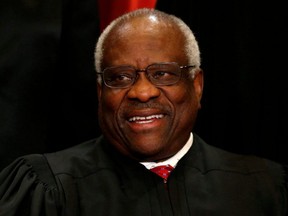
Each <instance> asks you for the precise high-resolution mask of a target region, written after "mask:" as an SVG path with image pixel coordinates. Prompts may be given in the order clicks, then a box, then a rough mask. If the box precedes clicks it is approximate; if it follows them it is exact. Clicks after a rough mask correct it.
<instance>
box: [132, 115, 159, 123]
mask: <svg viewBox="0 0 288 216" xmlns="http://www.w3.org/2000/svg"><path fill="white" fill-rule="evenodd" d="M163 117H164V115H163V114H159V115H151V116H134V117H131V118H129V121H130V122H137V123H140V124H142V123H149V122H152V120H153V119H161V118H163Z"/></svg>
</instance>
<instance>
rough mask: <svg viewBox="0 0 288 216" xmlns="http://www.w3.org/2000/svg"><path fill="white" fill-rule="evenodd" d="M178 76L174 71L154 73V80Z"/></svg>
mask: <svg viewBox="0 0 288 216" xmlns="http://www.w3.org/2000/svg"><path fill="white" fill-rule="evenodd" d="M175 76H177V74H176V73H175V72H173V71H165V70H161V71H154V72H153V78H154V79H171V78H172V77H175Z"/></svg>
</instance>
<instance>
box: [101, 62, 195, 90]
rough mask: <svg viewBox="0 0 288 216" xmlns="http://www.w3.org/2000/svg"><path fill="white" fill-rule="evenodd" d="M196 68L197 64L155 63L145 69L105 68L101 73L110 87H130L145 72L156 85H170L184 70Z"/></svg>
mask: <svg viewBox="0 0 288 216" xmlns="http://www.w3.org/2000/svg"><path fill="white" fill-rule="evenodd" d="M189 68H195V65H186V66H179V65H178V64H177V63H176V62H164V63H154V64H151V65H148V66H147V67H146V68H145V69H137V68H135V67H133V66H129V65H122V66H115V67H108V68H105V69H104V70H103V71H102V72H99V73H97V74H101V75H102V78H103V81H104V84H105V85H106V86H107V87H110V88H128V87H130V86H132V85H133V84H134V83H135V81H136V80H137V78H138V76H139V74H138V73H139V72H145V73H146V77H147V78H148V79H149V81H150V82H151V83H152V84H153V85H155V86H168V85H173V84H175V83H177V82H178V81H179V80H180V78H181V77H182V70H183V69H189Z"/></svg>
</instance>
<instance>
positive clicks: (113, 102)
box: [98, 20, 203, 161]
mask: <svg viewBox="0 0 288 216" xmlns="http://www.w3.org/2000/svg"><path fill="white" fill-rule="evenodd" d="M112 35H114V36H112ZM115 35H117V36H115ZM112 38H113V40H112ZM103 62H104V64H103V65H104V68H105V67H111V66H119V65H131V66H134V67H136V68H139V69H143V68H146V67H147V66H148V65H150V64H152V63H157V62H177V63H178V64H179V65H186V64H187V58H186V57H185V54H184V52H183V38H182V36H181V35H180V36H179V32H177V31H176V32H175V29H172V28H171V27H167V26H166V25H161V28H159V24H157V23H156V24H155V23H150V21H148V22H145V23H143V22H140V23H139V22H138V21H137V20H136V21H134V22H132V23H130V24H127V25H125V26H124V27H122V28H120V29H118V30H117V31H114V32H113V34H110V37H109V38H108V40H107V41H106V45H105V51H104V61H103ZM183 73H188V71H185V70H184V71H183ZM202 85H203V83H202V73H201V72H200V73H198V74H197V75H196V78H195V79H194V80H192V79H191V78H187V77H186V76H185V78H183V79H181V80H180V81H179V82H178V83H176V84H174V85H171V86H154V85H153V84H152V83H151V82H150V81H149V80H148V79H147V77H146V76H145V73H139V77H138V79H137V81H136V82H135V83H134V85H132V86H131V87H129V88H124V89H112V88H109V87H107V86H105V85H104V84H103V85H102V86H100V85H98V97H99V121H100V125H101V128H102V131H103V134H104V135H105V136H106V137H107V139H108V140H109V141H110V142H111V143H112V145H114V147H116V148H117V149H118V150H119V151H120V152H122V153H123V154H125V155H128V156H130V157H132V158H134V159H137V160H140V161H158V160H163V159H165V158H167V157H170V156H172V155H173V154H175V153H176V152H177V151H179V150H180V149H181V148H182V147H183V145H184V144H185V143H186V141H187V140H188V138H189V135H190V132H191V130H192V127H193V125H194V121H195V119H196V116H197V111H198V109H199V108H200V99H201V94H202Z"/></svg>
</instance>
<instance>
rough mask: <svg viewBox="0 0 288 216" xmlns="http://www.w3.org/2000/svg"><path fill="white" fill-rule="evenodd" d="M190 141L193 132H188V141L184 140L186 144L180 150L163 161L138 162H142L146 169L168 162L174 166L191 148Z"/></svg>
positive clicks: (191, 141)
mask: <svg viewBox="0 0 288 216" xmlns="http://www.w3.org/2000/svg"><path fill="white" fill-rule="evenodd" d="M192 143H193V133H190V137H189V139H188V141H187V142H186V144H185V145H184V146H183V147H182V149H180V151H178V152H177V153H176V154H175V155H173V156H172V157H170V158H168V159H167V160H165V161H161V162H140V163H141V164H143V165H144V166H145V167H146V168H147V169H152V168H153V167H156V166H161V165H168V164H169V165H171V166H173V167H174V168H175V167H176V165H177V163H178V161H179V160H180V159H181V158H182V157H183V156H184V155H185V154H186V153H187V152H188V150H189V149H190V148H191V146H192Z"/></svg>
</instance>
